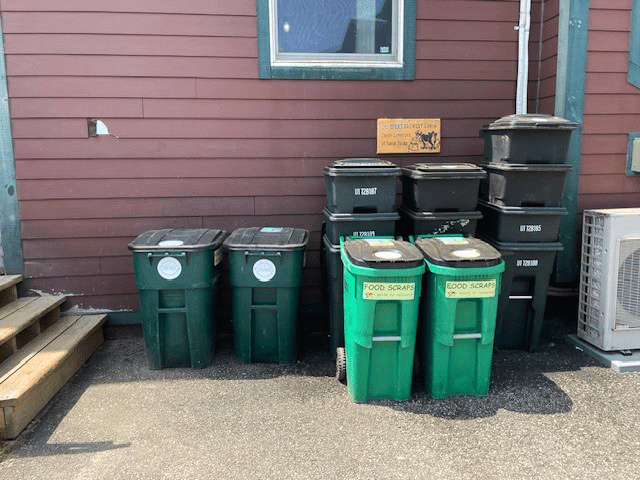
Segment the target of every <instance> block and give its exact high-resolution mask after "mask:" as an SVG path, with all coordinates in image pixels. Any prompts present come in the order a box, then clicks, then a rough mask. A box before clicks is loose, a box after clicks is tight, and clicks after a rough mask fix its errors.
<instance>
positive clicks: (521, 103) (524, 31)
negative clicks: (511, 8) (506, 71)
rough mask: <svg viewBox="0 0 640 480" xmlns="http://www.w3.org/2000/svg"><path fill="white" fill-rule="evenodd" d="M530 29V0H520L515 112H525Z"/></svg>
mask: <svg viewBox="0 0 640 480" xmlns="http://www.w3.org/2000/svg"><path fill="white" fill-rule="evenodd" d="M530 30H531V0H520V20H519V22H518V80H517V84H516V85H517V88H516V113H517V114H521V113H527V84H528V82H529V31H530Z"/></svg>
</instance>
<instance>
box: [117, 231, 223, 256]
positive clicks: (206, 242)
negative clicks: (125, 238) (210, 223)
mask: <svg viewBox="0 0 640 480" xmlns="http://www.w3.org/2000/svg"><path fill="white" fill-rule="evenodd" d="M226 236H227V232H226V231H224V230H217V229H213V228H208V229H207V228H195V229H182V230H179V229H171V228H166V229H163V230H150V231H148V232H145V233H143V234H141V235H139V236H138V237H137V238H136V239H135V240H134V241H133V242H131V243H130V244H129V245H128V247H129V250H132V251H134V252H135V251H140V252H151V251H163V252H167V251H176V250H178V251H183V250H188V251H198V250H215V249H216V248H218V247H219V246H220V245H222V241H223V240H224V238H225V237H226Z"/></svg>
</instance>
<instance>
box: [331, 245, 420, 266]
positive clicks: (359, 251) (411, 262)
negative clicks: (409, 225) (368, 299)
mask: <svg viewBox="0 0 640 480" xmlns="http://www.w3.org/2000/svg"><path fill="white" fill-rule="evenodd" d="M344 250H345V253H346V254H347V257H348V258H349V260H350V261H351V263H353V264H354V265H357V266H360V267H369V268H413V267H419V266H420V265H422V264H423V261H424V258H423V257H422V254H421V253H420V251H419V250H418V249H417V248H416V247H414V246H413V245H411V244H410V243H409V242H405V241H404V240H394V239H391V238H389V239H382V238H359V239H353V240H346V241H345V242H344Z"/></svg>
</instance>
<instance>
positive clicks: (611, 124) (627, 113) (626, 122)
mask: <svg viewBox="0 0 640 480" xmlns="http://www.w3.org/2000/svg"><path fill="white" fill-rule="evenodd" d="M590 9H591V10H590V17H589V44H588V57H587V77H586V84H585V108H584V122H583V137H582V138H583V142H582V151H581V171H580V174H581V176H580V197H579V206H580V209H586V208H608V207H631V206H634V207H636V206H638V205H639V204H640V178H638V177H628V176H626V175H625V169H626V165H627V141H628V133H629V132H638V131H640V115H638V113H639V112H640V90H638V89H637V88H635V87H634V86H633V85H630V84H629V83H627V62H628V57H629V25H630V11H631V0H617V1H613V2H612V1H608V0H591V4H590Z"/></svg>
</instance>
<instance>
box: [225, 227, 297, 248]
mask: <svg viewBox="0 0 640 480" xmlns="http://www.w3.org/2000/svg"><path fill="white" fill-rule="evenodd" d="M308 242H309V230H305V229H303V228H291V227H250V228H239V229H237V230H235V231H234V232H233V233H232V234H231V235H229V236H228V237H227V239H226V240H225V242H224V247H225V248H226V249H228V250H252V251H255V250H269V251H274V250H277V251H284V250H297V249H299V248H304V247H305V246H306V245H307V243H308Z"/></svg>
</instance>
